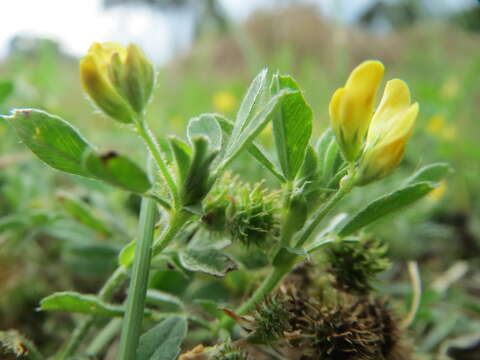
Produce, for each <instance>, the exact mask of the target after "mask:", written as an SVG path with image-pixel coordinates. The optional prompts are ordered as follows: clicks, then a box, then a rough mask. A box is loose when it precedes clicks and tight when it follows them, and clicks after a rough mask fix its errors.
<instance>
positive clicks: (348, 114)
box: [329, 61, 384, 162]
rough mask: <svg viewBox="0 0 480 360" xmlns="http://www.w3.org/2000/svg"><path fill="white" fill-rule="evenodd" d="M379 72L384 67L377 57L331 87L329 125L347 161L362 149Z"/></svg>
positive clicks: (371, 111) (352, 158) (378, 84)
mask: <svg viewBox="0 0 480 360" xmlns="http://www.w3.org/2000/svg"><path fill="white" fill-rule="evenodd" d="M383 73H384V67H383V65H382V63H380V62H379V61H365V62H363V63H362V64H360V65H359V66H357V67H356V68H355V69H354V70H353V71H352V73H351V74H350V76H349V78H348V80H347V82H346V84H345V87H343V88H340V89H337V91H335V93H334V94H333V96H332V99H331V101H330V106H329V113H330V122H331V125H332V129H333V131H334V132H335V136H336V138H337V141H338V143H339V145H340V149H341V150H342V153H343V155H344V157H345V159H346V160H347V161H349V162H353V161H355V160H356V159H357V157H358V155H359V154H360V152H361V151H362V146H363V141H364V137H365V134H366V133H367V130H368V126H369V124H370V121H371V119H372V115H373V108H374V104H375V97H376V93H377V90H378V87H379V86H380V82H381V81H382V77H383Z"/></svg>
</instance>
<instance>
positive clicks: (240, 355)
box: [178, 343, 249, 360]
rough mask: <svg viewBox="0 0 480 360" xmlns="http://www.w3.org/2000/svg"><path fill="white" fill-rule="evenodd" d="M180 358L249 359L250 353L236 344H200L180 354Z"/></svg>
mask: <svg viewBox="0 0 480 360" xmlns="http://www.w3.org/2000/svg"><path fill="white" fill-rule="evenodd" d="M178 360H249V358H248V355H247V354H246V353H245V352H244V351H242V350H241V349H240V348H239V347H237V346H236V345H234V344H231V343H226V344H221V345H216V346H209V347H204V346H203V345H198V346H196V347H195V348H193V349H192V350H190V351H187V352H185V353H183V354H180V357H179V358H178Z"/></svg>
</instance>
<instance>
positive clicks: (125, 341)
mask: <svg viewBox="0 0 480 360" xmlns="http://www.w3.org/2000/svg"><path fill="white" fill-rule="evenodd" d="M156 210H157V209H156V203H155V200H153V199H150V198H143V199H142V206H141V210H140V221H139V226H138V240H137V246H136V249H135V258H134V260H133V268H132V278H131V282H130V286H129V289H128V297H127V307H126V310H125V316H124V318H123V324H122V334H121V337H120V348H119V354H118V359H119V360H134V359H135V356H136V351H137V346H138V341H139V337H140V332H141V328H142V322H143V316H144V307H145V296H146V293H147V285H148V274H149V271H150V261H151V257H152V244H153V233H154V228H155V214H156Z"/></svg>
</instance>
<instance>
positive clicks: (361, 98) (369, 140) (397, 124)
mask: <svg viewBox="0 0 480 360" xmlns="http://www.w3.org/2000/svg"><path fill="white" fill-rule="evenodd" d="M383 73H384V67H383V65H382V64H381V63H380V62H378V61H366V62H364V63H362V64H360V65H359V66H358V67H357V68H355V69H354V70H353V71H352V73H351V74H350V77H349V78H348V80H347V82H346V84H345V87H343V88H340V89H338V90H337V91H336V92H335V93H334V94H333V97H332V99H331V102H330V107H329V112H330V120H331V125H332V128H333V131H334V132H335V136H336V138H337V141H338V143H339V145H340V149H341V150H342V153H343V155H344V157H345V159H346V160H347V161H348V162H350V163H351V164H354V163H356V162H357V160H358V168H359V172H358V180H357V184H358V185H366V184H368V183H370V182H372V181H376V180H379V179H381V178H383V177H385V176H387V175H388V174H390V173H391V172H392V171H393V170H394V169H395V168H396V167H397V165H398V164H399V162H400V160H401V158H402V156H403V153H404V151H405V145H406V142H407V140H408V138H409V137H410V135H411V133H412V129H413V125H414V123H415V119H416V118H417V114H418V103H413V104H412V103H411V100H410V91H409V89H408V86H407V84H406V83H405V82H404V81H402V80H399V79H393V80H390V81H388V82H387V84H386V86H385V90H384V93H383V97H382V99H381V101H380V104H379V105H378V107H377V109H376V110H375V111H374V104H375V97H376V94H377V91H378V88H379V86H380V82H381V80H382V78H383Z"/></svg>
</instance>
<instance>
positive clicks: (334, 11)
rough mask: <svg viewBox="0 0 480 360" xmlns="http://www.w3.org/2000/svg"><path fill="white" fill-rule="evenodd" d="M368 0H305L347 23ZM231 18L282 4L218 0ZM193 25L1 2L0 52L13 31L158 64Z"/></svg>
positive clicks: (78, 0) (80, 2) (31, 0)
mask: <svg viewBox="0 0 480 360" xmlns="http://www.w3.org/2000/svg"><path fill="white" fill-rule="evenodd" d="M370 1H371V0H355V1H353V0H343V1H340V0H304V2H306V3H314V4H316V5H318V6H319V8H320V10H321V11H322V12H323V13H324V14H325V15H326V16H330V17H333V16H335V17H336V18H338V20H341V21H344V22H349V21H351V19H352V18H354V17H355V16H356V15H357V14H358V12H359V11H361V10H362V9H364V7H365V6H366V5H368V3H370ZM475 1H476V0H434V1H432V4H433V5H434V7H432V10H433V11H435V10H436V9H444V8H452V7H462V6H465V5H468V4H469V3H470V4H471V3H472V2H475ZM221 2H222V4H223V6H224V8H225V9H226V10H227V12H228V14H229V15H230V16H231V17H232V18H233V19H244V18H245V17H247V16H248V15H249V14H250V13H251V12H252V11H253V10H254V9H256V8H258V7H268V6H272V5H273V4H278V3H285V1H282V0H262V1H260V0H221ZM191 31H192V24H191V21H190V19H189V16H188V14H187V15H185V14H184V15H182V16H178V15H177V16H175V15H173V14H170V15H169V16H167V15H165V14H160V13H158V12H152V11H150V10H149V9H148V8H145V7H136V8H135V9H133V10H132V9H131V8H130V9H128V8H127V9H126V8H121V7H119V8H114V9H112V10H109V11H107V12H105V11H103V9H102V7H101V1H100V0H42V1H39V0H0V56H2V55H4V54H5V50H6V46H7V44H8V40H9V39H10V38H11V37H12V36H14V35H15V34H19V33H20V34H34V35H38V36H47V37H51V38H53V39H56V40H57V41H59V42H60V43H61V45H62V47H63V49H64V50H65V51H67V52H68V53H71V54H74V55H81V54H83V53H84V52H85V51H86V49H87V48H88V46H89V45H90V44H91V43H92V42H93V41H108V40H113V41H119V42H122V43H128V42H136V43H139V44H140V45H141V46H142V47H143V48H145V50H146V52H147V53H148V54H149V55H150V56H151V57H153V58H154V59H156V60H157V61H159V62H162V61H165V60H166V59H167V58H168V56H169V54H171V53H172V52H173V50H182V49H184V48H186V47H188V45H189V41H190V40H189V39H190V35H191Z"/></svg>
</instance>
